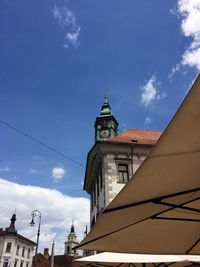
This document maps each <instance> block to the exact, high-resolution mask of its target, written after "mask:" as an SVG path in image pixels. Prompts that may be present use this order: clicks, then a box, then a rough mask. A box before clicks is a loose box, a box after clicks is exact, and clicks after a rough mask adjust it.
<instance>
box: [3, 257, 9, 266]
mask: <svg viewBox="0 0 200 267" xmlns="http://www.w3.org/2000/svg"><path fill="white" fill-rule="evenodd" d="M3 267H8V259H5V260H4V261H3Z"/></svg>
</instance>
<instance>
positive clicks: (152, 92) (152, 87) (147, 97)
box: [140, 75, 166, 106]
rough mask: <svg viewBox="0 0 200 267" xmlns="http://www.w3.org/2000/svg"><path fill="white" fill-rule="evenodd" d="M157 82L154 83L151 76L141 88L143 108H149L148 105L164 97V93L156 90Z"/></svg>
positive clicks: (153, 76) (154, 80)
mask: <svg viewBox="0 0 200 267" xmlns="http://www.w3.org/2000/svg"><path fill="white" fill-rule="evenodd" d="M158 84H159V83H158V82H157V81H156V76H155V75H152V76H151V78H150V79H149V80H148V81H147V82H146V84H145V85H144V86H143V87H142V89H141V91H142V94H141V100H140V102H141V104H143V105H144V106H149V105H150V104H153V103H155V102H156V101H159V100H160V99H162V98H164V97H166V93H165V92H159V91H158V89H157V86H158Z"/></svg>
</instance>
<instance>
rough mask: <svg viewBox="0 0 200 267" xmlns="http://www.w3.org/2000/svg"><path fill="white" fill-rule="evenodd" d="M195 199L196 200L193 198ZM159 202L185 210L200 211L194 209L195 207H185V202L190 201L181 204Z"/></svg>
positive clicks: (199, 210)
mask: <svg viewBox="0 0 200 267" xmlns="http://www.w3.org/2000/svg"><path fill="white" fill-rule="evenodd" d="M198 199H200V197H198V198H196V199H195V200H198ZM192 201H194V200H192ZM159 204H161V205H165V206H170V207H173V208H179V209H183V210H188V211H194V212H200V209H194V208H190V207H183V205H185V204H188V203H184V204H181V205H176V204H171V203H167V202H163V201H161V202H159Z"/></svg>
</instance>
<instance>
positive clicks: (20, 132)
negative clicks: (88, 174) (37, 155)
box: [0, 119, 85, 168]
mask: <svg viewBox="0 0 200 267" xmlns="http://www.w3.org/2000/svg"><path fill="white" fill-rule="evenodd" d="M0 122H1V123H3V124H4V125H6V126H7V127H8V128H10V129H12V130H13V131H15V132H17V133H19V134H21V135H24V136H25V137H27V138H29V139H31V140H32V141H34V142H35V143H38V144H40V145H41V146H44V147H45V148H47V149H49V150H51V151H52V152H54V153H56V154H58V155H60V156H61V157H63V158H65V159H67V160H70V161H72V162H73V163H75V164H77V165H79V166H81V167H82V168H85V166H84V165H83V164H81V163H80V162H78V161H76V160H74V159H72V158H70V157H68V156H66V155H65V154H63V153H62V152H60V151H58V150H56V149H55V148H52V147H50V146H48V145H46V144H44V143H43V142H41V141H39V140H38V139H36V138H34V137H32V136H31V135H29V134H27V133H25V132H23V131H21V130H18V129H17V128H15V127H14V126H12V125H11V124H9V123H7V122H6V121H3V120H1V119H0Z"/></svg>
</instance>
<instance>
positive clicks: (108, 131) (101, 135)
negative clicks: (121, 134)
mask: <svg viewBox="0 0 200 267" xmlns="http://www.w3.org/2000/svg"><path fill="white" fill-rule="evenodd" d="M94 127H95V142H97V141H106V140H107V139H108V138H110V137H114V136H116V135H117V128H118V122H117V121H116V119H115V117H114V116H113V114H112V112H111V107H110V104H109V102H108V96H107V93H106V92H105V95H104V102H103V105H102V107H101V112H100V115H99V116H98V117H97V118H96V121H95V124H94Z"/></svg>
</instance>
